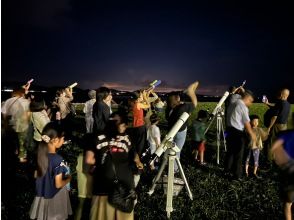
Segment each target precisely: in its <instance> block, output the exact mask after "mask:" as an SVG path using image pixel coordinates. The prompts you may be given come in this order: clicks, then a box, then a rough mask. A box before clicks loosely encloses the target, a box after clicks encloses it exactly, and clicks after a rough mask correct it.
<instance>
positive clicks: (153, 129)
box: [147, 125, 160, 145]
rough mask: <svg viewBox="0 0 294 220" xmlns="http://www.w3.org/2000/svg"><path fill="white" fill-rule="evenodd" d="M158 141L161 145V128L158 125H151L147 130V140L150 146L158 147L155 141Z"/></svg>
mask: <svg viewBox="0 0 294 220" xmlns="http://www.w3.org/2000/svg"><path fill="white" fill-rule="evenodd" d="M156 139H157V140H158V143H159V144H160V130H159V127H157V126H156V125H150V126H149V128H148V130H147V140H148V141H149V143H150V144H152V145H156V142H155V140H156Z"/></svg>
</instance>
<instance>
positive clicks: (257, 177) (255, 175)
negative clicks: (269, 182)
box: [254, 174, 262, 179]
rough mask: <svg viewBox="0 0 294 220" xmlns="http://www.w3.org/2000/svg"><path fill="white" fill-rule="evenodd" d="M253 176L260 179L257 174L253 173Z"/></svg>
mask: <svg viewBox="0 0 294 220" xmlns="http://www.w3.org/2000/svg"><path fill="white" fill-rule="evenodd" d="M254 177H255V178H256V179H262V177H260V176H258V175H257V174H254Z"/></svg>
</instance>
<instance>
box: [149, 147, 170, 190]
mask: <svg viewBox="0 0 294 220" xmlns="http://www.w3.org/2000/svg"><path fill="white" fill-rule="evenodd" d="M167 160H168V157H167V152H165V154H164V157H163V161H162V164H161V166H160V169H159V171H158V174H157V175H156V176H155V177H154V179H153V181H152V182H153V183H152V187H151V189H150V190H149V191H148V194H149V195H152V193H153V192H154V189H155V187H156V184H157V182H158V180H159V179H160V177H161V175H162V172H163V170H164V168H165V166H166V163H167Z"/></svg>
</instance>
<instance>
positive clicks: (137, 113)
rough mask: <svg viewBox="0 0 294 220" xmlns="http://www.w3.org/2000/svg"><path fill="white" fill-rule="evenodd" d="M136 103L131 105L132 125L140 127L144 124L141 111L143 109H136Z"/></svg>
mask: <svg viewBox="0 0 294 220" xmlns="http://www.w3.org/2000/svg"><path fill="white" fill-rule="evenodd" d="M137 106H138V103H135V104H134V107H133V118H134V121H133V126H134V127H140V126H143V125H144V113H143V109H138V107H137Z"/></svg>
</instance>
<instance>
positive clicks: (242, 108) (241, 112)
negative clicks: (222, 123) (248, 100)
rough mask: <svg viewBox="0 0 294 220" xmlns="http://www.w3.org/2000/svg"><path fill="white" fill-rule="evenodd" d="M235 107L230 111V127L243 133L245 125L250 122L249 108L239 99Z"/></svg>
mask: <svg viewBox="0 0 294 220" xmlns="http://www.w3.org/2000/svg"><path fill="white" fill-rule="evenodd" d="M233 105H234V106H233V107H232V109H229V111H228V121H227V123H228V126H230V127H234V128H236V129H238V130H240V131H243V130H244V127H245V124H246V123H247V122H250V118H249V110H248V107H247V106H246V105H245V104H244V102H243V100H242V99H238V100H237V101H236V102H235V103H234V104H233Z"/></svg>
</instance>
